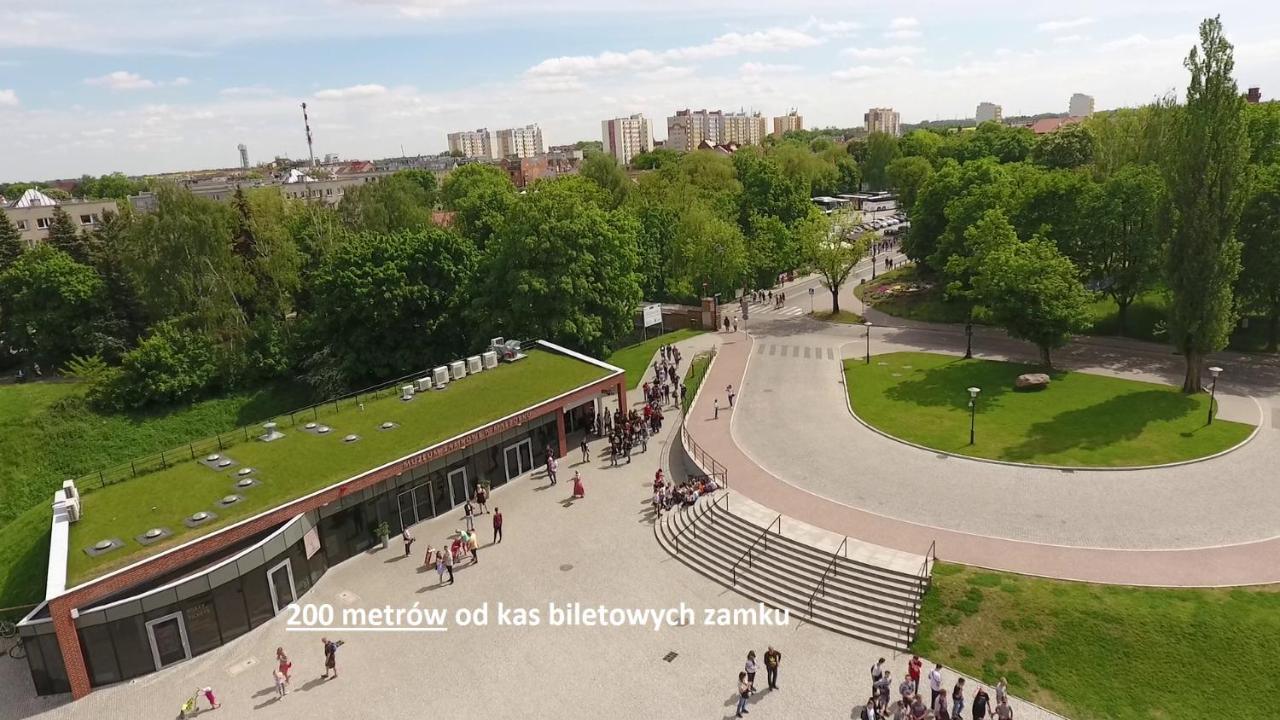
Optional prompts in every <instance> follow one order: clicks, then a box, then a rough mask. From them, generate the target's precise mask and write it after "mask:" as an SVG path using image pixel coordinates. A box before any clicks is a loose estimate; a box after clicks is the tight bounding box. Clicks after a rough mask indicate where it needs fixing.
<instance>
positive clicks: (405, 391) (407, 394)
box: [400, 385, 413, 400]
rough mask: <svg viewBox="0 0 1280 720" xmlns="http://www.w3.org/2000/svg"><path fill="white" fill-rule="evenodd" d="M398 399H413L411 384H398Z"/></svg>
mask: <svg viewBox="0 0 1280 720" xmlns="http://www.w3.org/2000/svg"><path fill="white" fill-rule="evenodd" d="M400 399H401V400H412V399H413V386H412V385H401V386H400Z"/></svg>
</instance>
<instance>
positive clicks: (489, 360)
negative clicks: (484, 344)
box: [480, 350, 498, 370]
mask: <svg viewBox="0 0 1280 720" xmlns="http://www.w3.org/2000/svg"><path fill="white" fill-rule="evenodd" d="M480 360H481V362H483V363H484V369H485V370H492V369H494V368H496V367H498V353H496V352H494V351H493V350H487V351H485V352H484V353H483V354H481V355H480Z"/></svg>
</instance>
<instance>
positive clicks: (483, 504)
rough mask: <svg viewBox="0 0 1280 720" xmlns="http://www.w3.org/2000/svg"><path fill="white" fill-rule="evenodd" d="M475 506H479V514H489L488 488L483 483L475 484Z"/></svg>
mask: <svg viewBox="0 0 1280 720" xmlns="http://www.w3.org/2000/svg"><path fill="white" fill-rule="evenodd" d="M476 506H477V507H479V508H480V514H481V515H488V514H489V488H487V487H485V486H484V485H477V486H476Z"/></svg>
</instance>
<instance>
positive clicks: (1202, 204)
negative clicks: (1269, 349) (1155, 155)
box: [1167, 17, 1249, 393]
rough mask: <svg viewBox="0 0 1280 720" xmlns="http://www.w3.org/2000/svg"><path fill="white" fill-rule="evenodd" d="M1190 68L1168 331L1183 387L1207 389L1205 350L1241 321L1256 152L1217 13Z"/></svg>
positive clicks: (1172, 157) (1175, 180)
mask: <svg viewBox="0 0 1280 720" xmlns="http://www.w3.org/2000/svg"><path fill="white" fill-rule="evenodd" d="M1184 65H1185V66H1186V68H1187V70H1189V71H1190V72H1191V82H1190V83H1189V84H1188V85H1187V101H1186V106H1185V107H1184V108H1182V112H1181V113H1179V117H1178V119H1177V123H1176V126H1175V130H1174V136H1173V137H1174V139H1173V147H1172V148H1170V152H1169V153H1168V155H1169V166H1168V172H1169V190H1170V199H1171V200H1172V205H1173V212H1174V225H1173V234H1172V237H1171V238H1170V240H1169V254H1168V268H1167V274H1168V284H1169V289H1170V291H1172V295H1173V302H1172V304H1171V305H1170V308H1169V338H1170V340H1171V341H1172V342H1173V345H1174V347H1175V348H1176V349H1177V351H1178V353H1179V354H1181V355H1182V356H1183V357H1184V358H1185V359H1186V375H1185V377H1184V379H1183V382H1182V391H1183V392H1187V393H1192V392H1199V391H1200V390H1201V382H1200V375H1201V370H1202V366H1203V364H1204V358H1205V355H1207V354H1208V353H1211V352H1214V351H1217V350H1221V349H1222V348H1223V347H1225V346H1226V344H1227V340H1228V338H1229V336H1230V333H1231V328H1232V325H1233V324H1234V322H1235V309H1234V307H1233V297H1232V288H1233V287H1234V286H1235V282H1236V276H1237V275H1238V274H1239V273H1240V243H1239V242H1238V241H1237V240H1236V237H1235V228H1236V220H1237V218H1239V216H1240V208H1241V205H1242V204H1243V200H1244V192H1243V188H1242V187H1241V185H1242V182H1243V179H1244V173H1245V166H1246V163H1247V161H1248V157H1249V138H1248V135H1247V133H1246V126H1245V118H1244V99H1243V98H1241V97H1240V93H1239V92H1238V91H1237V89H1236V82H1235V79H1234V78H1233V77H1232V75H1231V73H1232V70H1233V69H1234V67H1235V61H1234V60H1233V58H1232V47H1231V43H1229V42H1227V40H1226V38H1225V37H1223V34H1222V22H1221V20H1220V19H1219V18H1217V17H1214V18H1212V19H1207V20H1205V21H1203V22H1202V23H1200V46H1199V47H1193V48H1192V49H1191V53H1190V54H1189V55H1187V59H1186V62H1185V63H1184Z"/></svg>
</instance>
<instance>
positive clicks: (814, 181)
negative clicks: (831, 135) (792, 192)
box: [769, 141, 849, 197]
mask: <svg viewBox="0 0 1280 720" xmlns="http://www.w3.org/2000/svg"><path fill="white" fill-rule="evenodd" d="M815 142H816V141H815ZM826 142H827V143H828V144H830V141H826ZM836 154H837V155H839V156H842V157H843V158H844V159H846V161H848V160H849V156H848V155H847V154H845V153H843V152H841V151H839V150H837V151H836ZM769 158H770V159H772V160H773V162H774V163H776V164H777V165H778V168H779V169H780V170H782V174H783V175H786V176H787V177H789V178H793V179H795V180H797V181H799V182H800V183H801V185H802V186H803V187H804V188H805V193H806V194H807V195H809V197H813V196H815V195H830V194H832V193H834V192H836V186H837V185H838V184H839V181H840V177H839V173H838V172H837V170H836V165H835V162H833V161H828V160H827V159H826V158H825V157H824V156H822V155H818V154H815V153H814V152H813V151H812V150H810V149H809V148H808V147H805V146H803V145H800V144H797V143H790V142H788V143H782V144H781V145H778V146H777V147H775V148H774V149H773V151H771V152H770V153H769Z"/></svg>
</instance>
